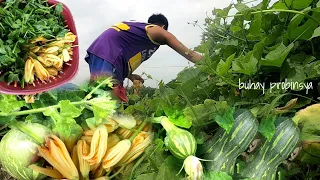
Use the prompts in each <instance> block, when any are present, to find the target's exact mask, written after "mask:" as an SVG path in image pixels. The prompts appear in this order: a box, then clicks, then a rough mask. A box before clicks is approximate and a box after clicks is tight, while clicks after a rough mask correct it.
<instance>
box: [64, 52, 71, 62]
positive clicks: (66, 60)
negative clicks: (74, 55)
mask: <svg viewBox="0 0 320 180" xmlns="http://www.w3.org/2000/svg"><path fill="white" fill-rule="evenodd" d="M62 55H63V61H64V62H68V61H69V60H70V59H71V57H70V55H69V52H68V50H67V49H63V50H62Z"/></svg>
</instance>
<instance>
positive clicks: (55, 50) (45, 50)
mask: <svg viewBox="0 0 320 180" xmlns="http://www.w3.org/2000/svg"><path fill="white" fill-rule="evenodd" d="M58 50H59V46H52V47H48V48H46V49H44V52H45V53H55V52H57V51H58Z"/></svg>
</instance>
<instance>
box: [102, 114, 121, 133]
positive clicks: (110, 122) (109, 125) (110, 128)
mask: <svg viewBox="0 0 320 180" xmlns="http://www.w3.org/2000/svg"><path fill="white" fill-rule="evenodd" d="M104 125H105V126H106V127H107V130H108V133H111V132H113V131H115V130H116V129H118V127H119V124H118V123H117V122H116V121H115V120H113V119H111V118H110V119H108V122H107V123H105V124H104Z"/></svg>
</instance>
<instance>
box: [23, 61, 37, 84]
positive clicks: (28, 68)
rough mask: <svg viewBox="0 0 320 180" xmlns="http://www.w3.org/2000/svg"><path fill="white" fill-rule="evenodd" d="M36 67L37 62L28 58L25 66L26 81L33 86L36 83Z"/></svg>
mask: <svg viewBox="0 0 320 180" xmlns="http://www.w3.org/2000/svg"><path fill="white" fill-rule="evenodd" d="M34 66H35V61H34V60H33V58H32V57H28V58H27V60H26V63H25V65H24V81H25V82H26V83H29V84H32V83H33V81H34Z"/></svg>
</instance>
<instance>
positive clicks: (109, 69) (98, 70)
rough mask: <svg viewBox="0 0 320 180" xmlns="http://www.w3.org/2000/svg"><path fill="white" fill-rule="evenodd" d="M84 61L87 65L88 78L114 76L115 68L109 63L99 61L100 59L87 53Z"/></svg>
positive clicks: (102, 60)
mask: <svg viewBox="0 0 320 180" xmlns="http://www.w3.org/2000/svg"><path fill="white" fill-rule="evenodd" d="M85 60H86V61H87V63H88V64H89V69H90V76H91V77H95V76H101V75H109V76H113V77H114V76H116V74H115V73H116V69H115V67H114V66H113V65H112V64H111V63H109V62H108V61H106V60H104V59H101V58H100V57H98V56H96V55H93V54H91V53H88V54H87V55H86V57H85Z"/></svg>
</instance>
